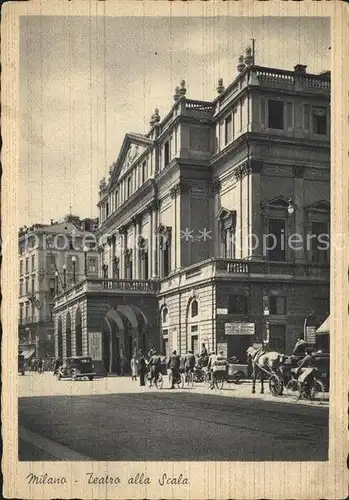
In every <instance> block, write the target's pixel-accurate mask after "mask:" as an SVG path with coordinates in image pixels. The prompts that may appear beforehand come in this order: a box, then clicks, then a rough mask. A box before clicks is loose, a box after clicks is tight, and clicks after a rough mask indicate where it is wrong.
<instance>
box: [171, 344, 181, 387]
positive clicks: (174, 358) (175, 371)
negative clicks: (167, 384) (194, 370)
mask: <svg viewBox="0 0 349 500" xmlns="http://www.w3.org/2000/svg"><path fill="white" fill-rule="evenodd" d="M180 364H181V360H180V357H179V356H178V354H177V352H176V351H173V352H172V354H171V356H170V358H169V361H168V368H169V369H170V370H171V375H172V377H171V379H172V380H171V382H172V383H171V389H174V388H175V383H176V382H178V379H179V378H180V374H179V367H180Z"/></svg>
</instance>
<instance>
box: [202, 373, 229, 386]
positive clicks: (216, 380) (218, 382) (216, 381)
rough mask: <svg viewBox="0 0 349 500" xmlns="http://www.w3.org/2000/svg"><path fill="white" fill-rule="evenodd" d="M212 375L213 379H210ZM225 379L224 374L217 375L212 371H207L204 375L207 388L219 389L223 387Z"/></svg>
mask: <svg viewBox="0 0 349 500" xmlns="http://www.w3.org/2000/svg"><path fill="white" fill-rule="evenodd" d="M212 375H213V380H212V378H211V377H212ZM224 381H225V376H223V375H219V374H218V373H217V372H216V373H215V374H213V372H209V371H208V372H207V373H206V376H205V383H206V385H207V386H208V389H218V390H219V391H221V390H222V389H223V385H224Z"/></svg>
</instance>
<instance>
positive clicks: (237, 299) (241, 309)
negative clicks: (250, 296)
mask: <svg viewBox="0 0 349 500" xmlns="http://www.w3.org/2000/svg"><path fill="white" fill-rule="evenodd" d="M228 314H241V315H247V314H248V303H247V297H245V296H244V295H230V296H229V297H228Z"/></svg>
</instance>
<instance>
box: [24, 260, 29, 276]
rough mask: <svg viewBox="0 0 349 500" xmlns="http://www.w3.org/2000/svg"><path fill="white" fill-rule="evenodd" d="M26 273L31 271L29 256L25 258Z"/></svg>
mask: <svg viewBox="0 0 349 500" xmlns="http://www.w3.org/2000/svg"><path fill="white" fill-rule="evenodd" d="M25 273H26V274H28V273H29V258H28V257H27V258H26V259H25Z"/></svg>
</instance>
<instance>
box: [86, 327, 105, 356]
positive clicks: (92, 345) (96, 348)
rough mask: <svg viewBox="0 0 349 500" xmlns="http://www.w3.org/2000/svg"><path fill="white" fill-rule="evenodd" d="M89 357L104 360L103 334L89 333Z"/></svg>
mask: <svg viewBox="0 0 349 500" xmlns="http://www.w3.org/2000/svg"><path fill="white" fill-rule="evenodd" d="M89 355H90V356H91V358H92V359H96V360H97V359H102V332H90V333H89Z"/></svg>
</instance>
